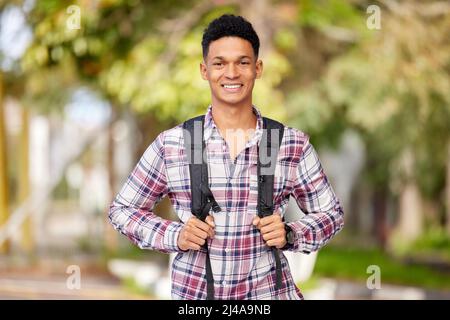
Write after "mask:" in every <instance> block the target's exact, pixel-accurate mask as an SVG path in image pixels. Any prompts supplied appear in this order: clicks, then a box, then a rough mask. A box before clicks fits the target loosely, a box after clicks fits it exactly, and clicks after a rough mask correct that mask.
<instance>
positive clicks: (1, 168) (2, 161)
mask: <svg viewBox="0 0 450 320" xmlns="http://www.w3.org/2000/svg"><path fill="white" fill-rule="evenodd" d="M3 100H4V99H3V75H2V73H1V72H0V229H1V227H2V226H3V225H4V224H5V223H6V221H7V220H8V217H9V206H8V166H7V157H6V128H5V121H4V120H5V119H4V105H3ZM7 252H9V242H7V241H6V242H4V243H3V244H2V245H0V253H7Z"/></svg>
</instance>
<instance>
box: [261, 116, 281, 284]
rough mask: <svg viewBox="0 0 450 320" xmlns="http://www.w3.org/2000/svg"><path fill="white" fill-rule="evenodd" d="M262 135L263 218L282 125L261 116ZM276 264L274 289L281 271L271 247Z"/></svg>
mask: <svg viewBox="0 0 450 320" xmlns="http://www.w3.org/2000/svg"><path fill="white" fill-rule="evenodd" d="M263 129H264V130H263V135H262V137H261V142H260V145H259V146H258V168H257V174H258V208H257V209H258V216H259V217H261V218H263V217H266V216H269V215H271V214H273V211H274V206H273V189H274V180H275V179H274V176H275V167H276V164H277V157H278V151H279V149H280V146H281V141H282V140H283V134H284V125H283V124H282V123H280V122H278V121H275V120H272V119H269V118H265V117H263ZM272 253H273V257H274V259H275V266H276V277H277V278H276V289H277V290H279V289H281V286H282V273H281V260H280V253H279V250H278V249H277V248H276V247H272Z"/></svg>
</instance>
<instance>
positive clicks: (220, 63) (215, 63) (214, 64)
mask: <svg viewBox="0 0 450 320" xmlns="http://www.w3.org/2000/svg"><path fill="white" fill-rule="evenodd" d="M221 65H222V62H214V63H213V66H221Z"/></svg>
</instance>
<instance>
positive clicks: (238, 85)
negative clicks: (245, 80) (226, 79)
mask: <svg viewBox="0 0 450 320" xmlns="http://www.w3.org/2000/svg"><path fill="white" fill-rule="evenodd" d="M223 86H224V87H225V88H227V89H237V88H240V87H241V85H240V84H232V85H229V84H224V85H223Z"/></svg>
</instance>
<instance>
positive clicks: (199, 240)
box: [187, 233, 206, 246]
mask: <svg viewBox="0 0 450 320" xmlns="http://www.w3.org/2000/svg"><path fill="white" fill-rule="evenodd" d="M205 238H206V237H205ZM205 238H200V237H199V236H197V235H195V234H192V233H188V234H187V241H188V242H192V243H195V244H198V245H200V246H202V245H204V244H205V241H206V240H205Z"/></svg>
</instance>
